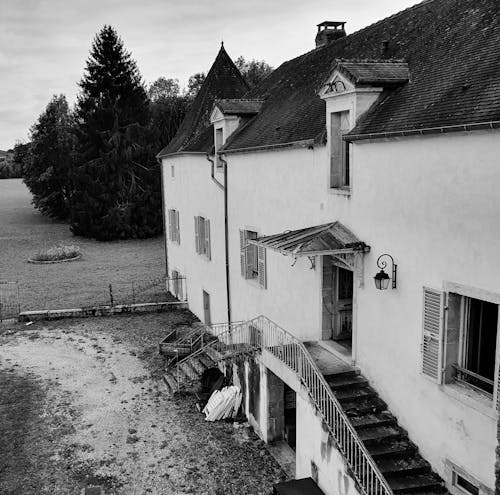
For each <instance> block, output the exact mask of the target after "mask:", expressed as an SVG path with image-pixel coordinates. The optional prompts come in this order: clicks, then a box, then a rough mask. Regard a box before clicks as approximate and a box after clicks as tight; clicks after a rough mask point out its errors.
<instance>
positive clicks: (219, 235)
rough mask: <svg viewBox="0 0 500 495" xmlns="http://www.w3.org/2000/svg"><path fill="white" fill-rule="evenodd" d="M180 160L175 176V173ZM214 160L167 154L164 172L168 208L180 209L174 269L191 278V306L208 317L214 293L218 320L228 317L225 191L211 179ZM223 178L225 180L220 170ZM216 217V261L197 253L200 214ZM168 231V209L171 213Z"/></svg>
mask: <svg viewBox="0 0 500 495" xmlns="http://www.w3.org/2000/svg"><path fill="white" fill-rule="evenodd" d="M171 165H174V167H175V170H174V175H175V176H174V177H172V174H171ZM210 166H211V164H210V162H208V161H207V159H206V158H205V156H204V155H180V156H175V157H172V158H164V159H163V162H162V173H163V182H164V190H165V191H164V192H165V212H167V211H168V210H169V209H172V208H173V209H176V210H178V211H179V224H180V238H181V242H180V245H178V244H176V243H173V242H171V241H170V240H168V258H169V259H168V264H169V271H170V274H171V273H172V270H178V271H179V272H180V273H181V274H182V275H185V276H186V277H187V293H188V303H189V308H190V309H191V311H192V312H193V313H194V314H195V315H196V316H198V318H200V320H202V321H203V318H204V314H203V296H202V291H203V290H205V291H206V292H208V293H209V294H210V306H211V308H210V309H211V317H212V322H214V323H215V322H223V321H227V306H226V279H225V247H224V193H223V191H222V189H220V188H219V187H218V186H217V185H216V184H215V183H214V182H213V181H212V180H211V176H210V174H211V168H210ZM216 177H217V178H218V180H219V181H222V180H223V176H222V174H221V173H220V172H216ZM198 215H199V216H203V217H204V218H207V219H209V220H210V243H211V260H208V259H207V258H206V257H204V256H201V255H199V254H198V253H196V248H195V233H194V217H195V216H198ZM165 219H166V222H167V225H166V227H165V232H167V235H168V214H167V213H166V214H165Z"/></svg>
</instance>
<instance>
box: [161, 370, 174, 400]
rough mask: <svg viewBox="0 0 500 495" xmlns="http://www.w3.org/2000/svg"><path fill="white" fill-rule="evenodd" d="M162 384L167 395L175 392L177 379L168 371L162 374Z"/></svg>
mask: <svg viewBox="0 0 500 495" xmlns="http://www.w3.org/2000/svg"><path fill="white" fill-rule="evenodd" d="M163 384H164V385H165V392H167V394H168V395H172V394H173V393H174V392H177V380H176V379H175V378H174V377H173V376H172V375H171V374H170V373H169V372H167V373H165V374H164V375H163Z"/></svg>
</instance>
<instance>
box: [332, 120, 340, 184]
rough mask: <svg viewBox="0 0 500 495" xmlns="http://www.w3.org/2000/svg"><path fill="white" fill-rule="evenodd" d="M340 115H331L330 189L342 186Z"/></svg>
mask: <svg viewBox="0 0 500 495" xmlns="http://www.w3.org/2000/svg"><path fill="white" fill-rule="evenodd" d="M340 118H341V116H340V113H332V114H330V141H331V142H330V187H341V186H342V134H341V127H340Z"/></svg>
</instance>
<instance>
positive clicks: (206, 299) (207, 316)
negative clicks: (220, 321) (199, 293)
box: [203, 291, 212, 325]
mask: <svg viewBox="0 0 500 495" xmlns="http://www.w3.org/2000/svg"><path fill="white" fill-rule="evenodd" d="M203 313H204V315H205V325H211V324H212V317H211V316H210V294H209V293H208V292H205V291H203Z"/></svg>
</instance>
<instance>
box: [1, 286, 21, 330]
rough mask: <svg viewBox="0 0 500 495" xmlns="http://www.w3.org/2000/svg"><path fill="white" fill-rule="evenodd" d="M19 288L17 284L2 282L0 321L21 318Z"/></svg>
mask: <svg viewBox="0 0 500 495" xmlns="http://www.w3.org/2000/svg"><path fill="white" fill-rule="evenodd" d="M19 311H20V307H19V286H18V284H17V282H7V281H2V280H0V321H5V320H12V319H15V318H17V317H18V316H19Z"/></svg>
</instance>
